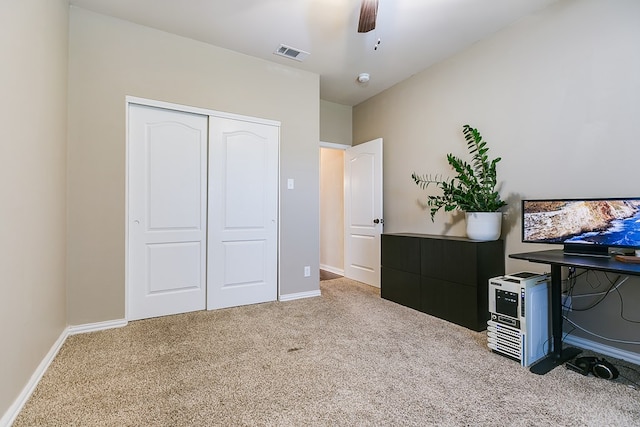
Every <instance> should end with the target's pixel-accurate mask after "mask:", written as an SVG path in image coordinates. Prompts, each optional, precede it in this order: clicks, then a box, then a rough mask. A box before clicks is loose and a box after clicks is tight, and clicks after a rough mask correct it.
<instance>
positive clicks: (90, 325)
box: [67, 319, 127, 335]
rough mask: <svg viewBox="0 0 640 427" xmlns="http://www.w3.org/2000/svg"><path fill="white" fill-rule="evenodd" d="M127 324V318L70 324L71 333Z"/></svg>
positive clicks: (84, 332) (100, 329)
mask: <svg viewBox="0 0 640 427" xmlns="http://www.w3.org/2000/svg"><path fill="white" fill-rule="evenodd" d="M123 326H127V320H126V319H119V320H108V321H106V322H96V323H86V324H84V325H74V326H69V327H68V328H67V329H68V330H69V335H76V334H86V333H87V332H96V331H104V330H106V329H114V328H122V327H123Z"/></svg>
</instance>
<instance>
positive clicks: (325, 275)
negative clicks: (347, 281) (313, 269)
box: [320, 269, 342, 280]
mask: <svg viewBox="0 0 640 427" xmlns="http://www.w3.org/2000/svg"><path fill="white" fill-rule="evenodd" d="M340 277H342V276H341V275H339V274H336V273H332V272H330V271H327V270H322V269H320V280H333V279H339V278H340Z"/></svg>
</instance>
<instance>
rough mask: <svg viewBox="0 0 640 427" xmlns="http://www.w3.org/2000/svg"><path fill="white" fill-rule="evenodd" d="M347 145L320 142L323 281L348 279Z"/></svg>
mask: <svg viewBox="0 0 640 427" xmlns="http://www.w3.org/2000/svg"><path fill="white" fill-rule="evenodd" d="M346 148H348V146H346V145H341V144H333V143H325V142H321V143H320V280H328V279H333V278H337V277H342V276H344V155H345V150H346Z"/></svg>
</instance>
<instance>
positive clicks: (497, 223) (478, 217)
mask: <svg viewBox="0 0 640 427" xmlns="http://www.w3.org/2000/svg"><path fill="white" fill-rule="evenodd" d="M465 217H466V221H467V237H468V238H470V239H472V240H481V241H485V242H488V241H491V240H498V239H499V238H500V232H501V231H502V212H465Z"/></svg>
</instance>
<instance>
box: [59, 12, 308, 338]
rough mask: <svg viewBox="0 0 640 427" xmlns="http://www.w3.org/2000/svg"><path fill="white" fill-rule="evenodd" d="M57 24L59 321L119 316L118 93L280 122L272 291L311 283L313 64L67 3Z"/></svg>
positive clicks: (121, 176)
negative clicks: (65, 207) (62, 175)
mask: <svg viewBox="0 0 640 427" xmlns="http://www.w3.org/2000/svg"><path fill="white" fill-rule="evenodd" d="M69 34H70V35H69V37H70V51H69V55H70V67H69V82H70V83H69V199H68V200H69V224H70V227H69V235H68V239H69V252H68V256H69V279H68V280H69V283H68V296H69V297H68V298H69V299H68V307H69V309H68V322H69V324H71V325H75V324H84V323H91V322H98V321H104V320H111V319H120V318H123V317H124V316H125V165H126V159H125V96H127V95H131V96H137V97H143V98H149V99H155V100H161V101H167V102H172V103H178V104H185V105H190V106H195V107H202V108H208V109H212V110H217V111H224V112H230V113H236V114H243V115H248V116H255V117H261V118H266V119H273V120H279V121H280V122H281V124H282V127H281V144H280V180H281V186H280V217H281V227H280V293H281V294H296V293H303V292H310V291H315V290H318V288H319V282H318V264H319V249H318V248H319V243H318V240H319V238H318V235H319V231H318V228H319V226H318V223H319V206H318V199H319V195H318V188H319V178H318V177H319V150H318V140H319V124H318V122H319V120H318V117H319V77H318V75H316V74H312V73H308V72H304V71H299V70H296V69H293V68H289V67H286V66H281V65H278V64H275V63H271V62H267V61H263V60H259V59H256V58H252V57H249V56H245V55H241V54H237V53H234V52H231V51H228V50H224V49H220V48H216V47H213V46H210V45H206V44H204V43H199V42H196V41H193V40H190V39H186V38H182V37H177V36H174V35H171V34H168V33H163V32H160V31H156V30H153V29H150V28H146V27H142V26H138V25H133V24H131V23H127V22H124V21H120V20H116V19H112V18H108V17H105V16H102V15H98V14H94V13H91V12H88V11H85V10H82V9H79V8H73V7H72V8H71V15H70V33H69ZM288 178H293V179H295V190H287V189H286V182H287V179H288ZM283 183H284V186H283V185H282V184H283ZM305 265H309V266H311V270H312V272H313V273H314V274H312V276H311V277H310V278H304V277H303V273H304V266H305Z"/></svg>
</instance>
